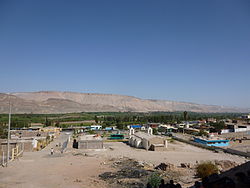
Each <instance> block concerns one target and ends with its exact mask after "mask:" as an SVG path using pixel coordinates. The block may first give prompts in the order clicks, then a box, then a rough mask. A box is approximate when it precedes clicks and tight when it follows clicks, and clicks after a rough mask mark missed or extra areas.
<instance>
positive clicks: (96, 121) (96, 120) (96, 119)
mask: <svg viewBox="0 0 250 188" xmlns="http://www.w3.org/2000/svg"><path fill="white" fill-rule="evenodd" d="M98 122H99V121H98V117H97V116H95V123H96V124H98Z"/></svg>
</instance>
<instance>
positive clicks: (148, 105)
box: [0, 91, 250, 114]
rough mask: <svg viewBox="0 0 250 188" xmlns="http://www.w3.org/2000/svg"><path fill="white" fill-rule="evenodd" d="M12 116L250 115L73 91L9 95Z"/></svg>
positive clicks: (3, 102) (4, 106)
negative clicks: (206, 113) (190, 112)
mask: <svg viewBox="0 0 250 188" xmlns="http://www.w3.org/2000/svg"><path fill="white" fill-rule="evenodd" d="M8 103H9V97H8V95H7V94H5V93H0V113H8ZM11 103H12V105H13V108H12V111H13V113H44V114H45V113H46V114H47V113H69V112H127V111H131V112H150V111H184V110H186V111H193V112H249V111H250V109H242V108H236V107H225V106H215V105H203V104H195V103H187V102H175V101H167V100H145V99H140V98H136V97H131V96H124V95H113V94H94V93H76V92H54V91H41V92H22V93H12V94H11Z"/></svg>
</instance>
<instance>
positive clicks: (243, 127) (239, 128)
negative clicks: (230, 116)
mask: <svg viewBox="0 0 250 188" xmlns="http://www.w3.org/2000/svg"><path fill="white" fill-rule="evenodd" d="M245 131H250V125H248V124H235V123H226V129H222V130H221V134H224V133H232V132H234V133H237V132H245Z"/></svg>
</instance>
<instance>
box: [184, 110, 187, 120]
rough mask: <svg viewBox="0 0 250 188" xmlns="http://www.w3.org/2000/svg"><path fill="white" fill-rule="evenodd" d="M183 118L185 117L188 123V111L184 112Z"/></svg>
mask: <svg viewBox="0 0 250 188" xmlns="http://www.w3.org/2000/svg"><path fill="white" fill-rule="evenodd" d="M183 117H184V120H185V121H187V118H188V113H187V111H184V112H183Z"/></svg>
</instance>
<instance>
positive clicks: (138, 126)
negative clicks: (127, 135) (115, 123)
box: [128, 125, 142, 129]
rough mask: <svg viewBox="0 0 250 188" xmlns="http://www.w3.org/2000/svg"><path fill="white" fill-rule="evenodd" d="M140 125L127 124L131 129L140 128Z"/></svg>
mask: <svg viewBox="0 0 250 188" xmlns="http://www.w3.org/2000/svg"><path fill="white" fill-rule="evenodd" d="M141 127H142V126H141V125H129V126H128V128H129V129H130V128H133V129H141Z"/></svg>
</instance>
